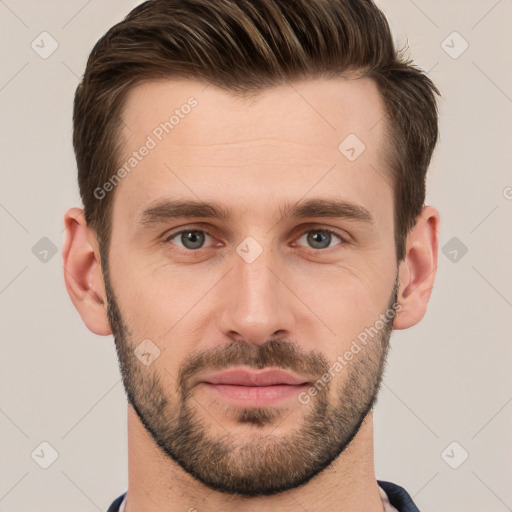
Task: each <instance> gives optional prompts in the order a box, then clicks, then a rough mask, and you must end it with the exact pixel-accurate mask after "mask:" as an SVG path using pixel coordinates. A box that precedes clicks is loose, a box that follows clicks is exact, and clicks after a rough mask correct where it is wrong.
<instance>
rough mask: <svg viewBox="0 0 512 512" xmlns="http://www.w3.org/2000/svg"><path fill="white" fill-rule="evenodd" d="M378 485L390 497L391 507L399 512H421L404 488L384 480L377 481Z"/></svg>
mask: <svg viewBox="0 0 512 512" xmlns="http://www.w3.org/2000/svg"><path fill="white" fill-rule="evenodd" d="M377 483H378V484H379V486H380V487H381V488H382V489H383V490H384V491H385V492H386V494H387V495H388V498H389V502H390V503H391V505H393V506H394V507H395V508H397V509H398V511H399V512H420V511H419V509H418V507H417V506H416V505H415V504H414V502H413V501H412V498H411V496H410V495H409V493H408V492H407V491H406V490H405V489H404V488H403V487H400V486H399V485H396V484H394V483H392V482H385V481H383V480H377Z"/></svg>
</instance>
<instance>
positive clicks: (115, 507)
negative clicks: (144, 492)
mask: <svg viewBox="0 0 512 512" xmlns="http://www.w3.org/2000/svg"><path fill="white" fill-rule="evenodd" d="M125 494H126V493H123V494H121V496H119V498H116V499H115V500H114V501H113V502H112V505H110V507H109V508H108V510H107V512H119V507H120V506H121V503H122V502H123V500H124V497H125Z"/></svg>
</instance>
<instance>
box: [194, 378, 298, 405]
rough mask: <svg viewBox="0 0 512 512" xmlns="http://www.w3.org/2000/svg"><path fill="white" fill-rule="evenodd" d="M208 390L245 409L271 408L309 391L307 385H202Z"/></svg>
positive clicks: (204, 383)
mask: <svg viewBox="0 0 512 512" xmlns="http://www.w3.org/2000/svg"><path fill="white" fill-rule="evenodd" d="M202 384H203V385H204V386H206V388H207V389H208V390H210V391H211V392H213V393H215V394H216V395H217V396H220V397H221V398H223V399H224V400H226V401H228V402H231V403H232V404H234V405H239V406H244V407H269V406H272V405H276V404H278V403H280V402H282V401H284V400H286V399H290V398H292V397H296V396H297V395H298V394H299V393H300V392H301V391H304V390H305V389H307V387H308V385H307V384H301V385H290V384H276V385H274V386H234V385H231V384H210V383H208V382H203V383H202Z"/></svg>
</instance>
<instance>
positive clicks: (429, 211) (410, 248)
mask: <svg viewBox="0 0 512 512" xmlns="http://www.w3.org/2000/svg"><path fill="white" fill-rule="evenodd" d="M439 225H440V216H439V212H438V211H437V210H436V209H435V208H433V207H431V206H425V207H424V208H423V210H422V212H421V213H420V215H419V216H418V218H417V221H416V224H415V226H414V227H413V228H412V230H411V231H410V233H409V235H408V236H407V243H406V255H405V258H404V260H403V261H402V262H401V263H400V267H399V293H398V302H399V303H400V305H401V309H400V311H399V313H398V314H397V315H396V316H395V319H394V321H393V328H394V329H407V328H408V327H412V326H413V325H416V324H417V323H418V322H420V321H421V319H422V318H423V317H424V315H425V313H426V311H427V305H428V301H429V299H430V295H431V293H432V288H433V286H434V280H435V276H436V269H437V256H438V246H439Z"/></svg>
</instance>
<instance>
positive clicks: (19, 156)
mask: <svg viewBox="0 0 512 512" xmlns="http://www.w3.org/2000/svg"><path fill="white" fill-rule="evenodd" d="M138 3H139V2H137V1H124V0H116V1H110V2H100V1H98V0H89V1H84V0H69V1H66V2H64V1H57V0H53V1H44V2H35V1H32V2H29V1H27V0H5V1H3V0H0V16H1V18H0V20H1V21H0V24H1V25H0V34H1V38H2V47H1V48H2V50H1V52H2V65H1V68H0V107H1V133H0V141H1V153H0V155H1V160H0V161H1V177H2V185H1V188H0V222H1V240H2V244H1V250H0V315H1V316H0V318H1V355H0V378H1V389H0V510H1V511H3V512H22V511H23V512H43V511H52V512H60V511H62V512H64V511H70V510H73V511H84V512H89V511H91V512H94V511H96V510H106V509H107V508H108V506H109V504H110V503H111V501H112V500H113V499H114V498H115V497H117V496H118V495H119V494H121V493H122V492H124V491H125V490H126V486H127V433H126V399H125V395H124V390H123V387H122V383H121V380H120V374H119V370H118V367H117V359H116V355H115V350H114V343H113V339H112V337H111V336H109V337H98V336H96V335H94V334H92V333H91V332H89V331H88V330H87V328H86V327H85V326H84V324H83V323H82V321H81V319H80V317H79V315H78V313H77V312H76V310H75V309H74V307H73V305H72V303H71V301H70V299H69V298H68V295H67V292H66V290H65V287H64V281H63V268H62V260H61V248H62V242H63V236H64V233H63V227H64V226H63V215H64V212H65V211H66V209H67V208H68V207H70V206H81V203H80V200H79V196H78V187H77V182H76V165H75V160H74V155H73V151H72V145H71V133H72V123H71V112H72V101H73V95H74V91H75V88H76V86H77V84H78V81H79V77H80V76H81V75H82V73H83V71H84V68H85V63H86V59H87V56H88V54H89V52H90V51H91V49H92V47H93V44H94V43H95V42H96V40H97V39H98V38H99V37H100V36H101V35H102V34H103V33H104V32H105V31H106V30H107V29H108V28H109V27H110V26H112V25H113V24H114V23H116V22H117V21H119V20H120V19H121V18H122V17H123V16H124V15H125V14H127V13H128V12H129V10H130V9H131V8H132V7H134V6H135V5H137V4H138ZM378 4H379V5H380V7H381V8H382V9H383V10H384V12H385V14H386V15H387V17H388V20H389V21H390V24H391V26H392V29H393V32H394V34H395V38H396V40H397V41H398V43H399V44H400V45H403V44H404V43H407V44H408V46H409V48H410V53H411V55H412V56H413V57H414V59H415V61H416V63H417V64H418V65H419V66H421V67H422V68H423V69H424V70H425V71H427V72H428V73H429V75H430V76H431V78H432V79H433V81H434V82H435V83H436V84H437V85H438V87H439V88H440V90H441V93H442V95H443V97H442V99H441V100H440V102H439V109H440V130H441V140H440V143H439V146H438V148H437V150H436V152H435V155H434V160H433V162H432V165H431V169H430V174H429V180H428V196H427V203H428V204H431V205H433V206H435V207H437V208H438V209H439V210H440V213H441V216H442V224H441V230H440V239H441V250H440V255H439V265H438V269H437V272H438V275H437V281H436V286H435V288H434V291H433V295H432V299H431V302H430V306H429V310H428V312H427V315H426V317H425V319H424V320H423V321H422V322H421V323H420V324H419V325H417V326H415V327H413V328H411V329H409V330H407V331H397V332H395V333H394V334H393V336H392V351H391V354H390V359H389V363H388V370H387V373H386V376H385V381H384V384H383V388H382V392H381V394H380V398H379V402H378V404H377V407H376V410H375V431H376V433H375V444H376V448H375V460H376V472H377V477H378V478H379V479H383V480H390V481H393V482H395V483H398V484H400V485H402V486H404V487H405V488H406V489H407V490H408V491H409V493H410V494H411V495H412V496H413V497H414V501H415V502H416V503H417V505H418V507H419V508H420V510H422V512H434V511H436V512H448V511H450V512H461V511H464V512H477V511H478V512H484V511H485V512H502V511H506V510H512V491H511V486H510V482H511V481H512V480H511V478H512V436H511V435H510V432H511V424H512V403H511V402H512V386H511V383H512V375H511V372H510V366H511V352H512V349H511V344H510V327H511V321H510V320H511V318H512V315H511V313H512V279H511V277H512V270H511V268H512V265H511V262H512V244H511V243H510V238H511V232H512V231H511V228H512V225H511V224H512V222H511V220H512V174H511V171H510V169H511V162H512V158H511V157H512V152H511V140H512V139H511V125H512V122H511V112H512V80H511V78H512V67H511V65H510V64H511V58H510V48H511V47H512V32H511V31H510V26H511V22H512V2H511V1H510V0H498V1H496V0H480V1H462V0H458V1H452V2H446V1H444V0H435V1H434V0H432V1H427V0H414V1H413V0H394V1H392V0H381V1H379V2H378ZM43 32H46V34H42V33H43ZM56 45H58V46H57V47H56V48H54V47H55V46H56ZM52 50H54V51H53V53H51V54H49V53H50V52H51V51H52ZM41 443H48V444H43V445H41ZM466 457H467V458H466ZM53 459H55V460H53ZM50 463H51V464H50ZM48 464H50V465H49V467H47V468H46V469H44V468H43V467H41V465H43V466H44V465H48Z"/></svg>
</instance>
